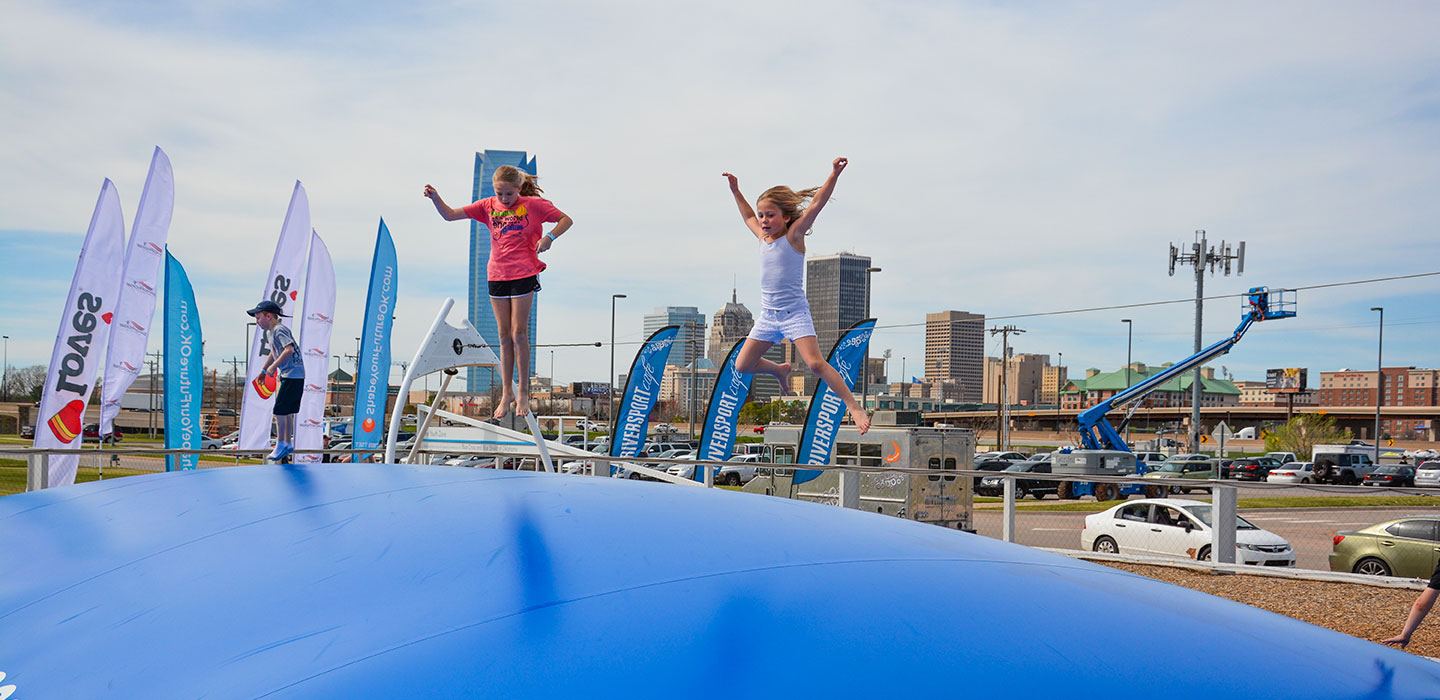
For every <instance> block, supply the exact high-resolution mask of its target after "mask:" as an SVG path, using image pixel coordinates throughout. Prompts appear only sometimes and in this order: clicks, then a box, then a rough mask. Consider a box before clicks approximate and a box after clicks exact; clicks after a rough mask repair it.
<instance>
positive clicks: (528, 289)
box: [425, 165, 575, 420]
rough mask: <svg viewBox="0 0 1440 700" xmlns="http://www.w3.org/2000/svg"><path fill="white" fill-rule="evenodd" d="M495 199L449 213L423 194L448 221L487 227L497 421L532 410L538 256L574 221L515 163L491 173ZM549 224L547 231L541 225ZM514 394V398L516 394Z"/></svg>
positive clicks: (431, 194)
mask: <svg viewBox="0 0 1440 700" xmlns="http://www.w3.org/2000/svg"><path fill="white" fill-rule="evenodd" d="M494 184H495V196H494V197H489V198H486V199H482V200H480V201H478V202H473V203H471V204H468V205H466V206H464V207H461V208H459V209H452V208H450V207H449V206H448V205H446V204H445V201H444V200H442V199H440V193H439V192H436V191H435V188H434V187H431V186H430V185H426V186H425V196H426V197H428V198H429V199H430V201H431V202H432V203H434V205H435V210H436V211H438V212H440V216H441V217H443V218H444V219H445V220H446V221H456V220H459V219H465V218H470V219H474V220H476V221H479V222H480V223H482V224H485V225H486V226H488V227H489V228H490V263H489V265H487V266H486V272H487V274H486V276H487V277H488V278H489V280H490V308H491V309H493V310H494V311H495V325H496V327H497V328H498V329H499V335H500V338H499V340H500V373H501V376H502V377H504V378H505V381H504V382H502V386H503V387H504V388H503V389H502V391H503V393H502V394H501V396H500V402H499V404H497V405H496V406H495V418H496V419H497V420H498V419H500V418H503V417H504V416H505V413H506V412H507V411H508V410H509V407H510V405H511V404H514V405H515V415H517V416H523V415H526V414H528V413H529V412H530V338H529V335H528V332H529V331H528V326H529V323H530V306H531V304H532V303H533V302H534V294H535V292H538V291H540V280H539V277H538V275H539V274H540V271H541V270H544V269H545V263H543V262H540V256H539V253H543V252H545V251H547V250H549V249H550V244H551V243H554V242H555V239H556V238H559V237H560V236H561V235H562V234H564V233H565V232H566V231H568V230H570V227H571V226H572V225H574V223H575V222H574V221H573V220H572V219H571V218H570V217H568V216H566V215H565V213H564V212H562V211H560V210H559V209H556V208H555V205H554V204H551V203H550V200H547V199H545V198H543V197H541V196H540V193H541V191H542V190H541V189H540V188H539V187H537V186H536V185H535V176H533V175H530V174H529V173H526V172H523V171H521V170H520V169H519V168H517V167H515V166H513V165H502V166H500V167H499V168H496V169H495V179H494ZM544 223H553V224H555V226H554V227H553V228H551V229H550V231H549V232H548V233H546V232H544V231H542V228H541V224H544ZM517 365H518V366H519V370H520V371H519V375H520V377H519V385H518V386H519V388H518V390H513V391H512V388H511V385H510V376H511V374H512V373H513V372H514V371H515V368H516V366H517ZM517 391H518V395H517V393H516V392H517Z"/></svg>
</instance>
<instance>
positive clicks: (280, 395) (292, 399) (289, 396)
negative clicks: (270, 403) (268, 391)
mask: <svg viewBox="0 0 1440 700" xmlns="http://www.w3.org/2000/svg"><path fill="white" fill-rule="evenodd" d="M304 393H305V380H304V379H290V378H287V377H281V378H280V388H279V389H278V390H276V391H275V415H277V416H293V415H295V414H296V413H299V412H300V397H301V396H302V395H304Z"/></svg>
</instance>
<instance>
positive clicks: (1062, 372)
mask: <svg viewBox="0 0 1440 700" xmlns="http://www.w3.org/2000/svg"><path fill="white" fill-rule="evenodd" d="M1068 374H1069V373H1068V372H1067V371H1066V369H1065V368H1064V367H1057V366H1055V365H1051V364H1049V363H1046V365H1045V366H1044V367H1042V368H1041V369H1040V404H1041V405H1042V406H1057V405H1059V404H1060V388H1061V387H1063V386H1065V380H1066V379H1068V378H1069V377H1068V376H1067V375H1068Z"/></svg>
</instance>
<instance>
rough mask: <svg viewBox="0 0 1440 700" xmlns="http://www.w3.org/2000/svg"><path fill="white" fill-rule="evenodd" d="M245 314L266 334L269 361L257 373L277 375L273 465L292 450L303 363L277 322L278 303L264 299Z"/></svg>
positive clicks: (289, 336)
mask: <svg viewBox="0 0 1440 700" xmlns="http://www.w3.org/2000/svg"><path fill="white" fill-rule="evenodd" d="M246 313H248V314H250V315H251V316H253V317H254V318H255V323H256V324H258V325H259V326H260V329H261V330H263V331H265V341H266V343H267V344H268V345H269V347H270V359H269V360H268V361H266V363H265V367H264V368H262V369H261V370H260V374H262V375H266V374H270V373H271V372H278V373H279V375H280V387H279V389H278V390H277V391H276V392H275V425H276V432H277V433H278V435H277V436H276V440H275V451H274V452H271V453H270V456H269V459H270V461H272V462H274V461H278V460H281V459H284V458H285V457H288V456H289V455H290V453H291V452H293V451H294V450H295V444H294V442H293V441H294V439H295V414H297V413H299V412H300V397H301V395H303V394H304V390H305V361H304V360H303V359H302V358H301V357H300V346H299V345H297V344H296V343H295V336H294V335H293V334H292V333H291V332H290V329H289V328H288V327H286V326H285V324H283V323H281V322H280V319H281V318H284V316H285V313H284V309H282V308H280V305H279V304H276V303H275V302H273V301H270V300H269V299H266V300H265V301H262V302H260V303H259V304H256V305H255V308H253V309H250V310H249V311H247V312H246Z"/></svg>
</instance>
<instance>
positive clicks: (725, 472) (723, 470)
mask: <svg viewBox="0 0 1440 700" xmlns="http://www.w3.org/2000/svg"><path fill="white" fill-rule="evenodd" d="M729 461H731V462H749V463H750V464H747V465H746V466H743V467H742V466H736V465H728V464H727V465H725V466H722V467H720V472H719V473H718V474H716V475H715V483H717V484H727V485H730V486H744V485H745V484H748V483H750V480H751V479H754V478H755V466H754V463H757V462H763V461H765V454H764V453H763V452H750V453H747V454H738V455H735V456H733V457H731V458H730V459H729Z"/></svg>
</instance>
